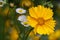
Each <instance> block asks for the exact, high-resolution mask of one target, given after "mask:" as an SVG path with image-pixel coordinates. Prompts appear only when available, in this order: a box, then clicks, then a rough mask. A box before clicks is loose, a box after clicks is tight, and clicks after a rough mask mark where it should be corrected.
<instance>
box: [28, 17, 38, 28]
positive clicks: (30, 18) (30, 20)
mask: <svg viewBox="0 0 60 40" xmlns="http://www.w3.org/2000/svg"><path fill="white" fill-rule="evenodd" d="M27 20H28V24H29V25H31V26H32V27H35V26H36V24H37V21H36V20H35V19H33V18H32V17H30V16H28V17H27Z"/></svg>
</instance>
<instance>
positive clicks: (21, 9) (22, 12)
mask: <svg viewBox="0 0 60 40" xmlns="http://www.w3.org/2000/svg"><path fill="white" fill-rule="evenodd" d="M16 12H17V13H19V14H24V13H26V10H25V9H23V8H17V9H16Z"/></svg>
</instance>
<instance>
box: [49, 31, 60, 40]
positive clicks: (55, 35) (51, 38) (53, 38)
mask: <svg viewBox="0 0 60 40" xmlns="http://www.w3.org/2000/svg"><path fill="white" fill-rule="evenodd" d="M59 38H60V30H56V32H54V33H53V34H51V35H49V40H60V39H59Z"/></svg>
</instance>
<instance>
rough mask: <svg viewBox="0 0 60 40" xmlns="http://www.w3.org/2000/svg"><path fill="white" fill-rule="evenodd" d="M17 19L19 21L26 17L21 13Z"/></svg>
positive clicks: (24, 19)
mask: <svg viewBox="0 0 60 40" xmlns="http://www.w3.org/2000/svg"><path fill="white" fill-rule="evenodd" d="M18 20H19V21H26V20H27V19H26V16H25V15H21V16H19V17H18Z"/></svg>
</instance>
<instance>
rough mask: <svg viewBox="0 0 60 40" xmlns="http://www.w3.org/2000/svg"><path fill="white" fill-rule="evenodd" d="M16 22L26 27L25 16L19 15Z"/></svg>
mask: <svg viewBox="0 0 60 40" xmlns="http://www.w3.org/2000/svg"><path fill="white" fill-rule="evenodd" d="M18 20H19V21H21V24H22V25H24V26H25V27H28V26H29V25H28V23H27V19H26V16H25V15H21V16H19V17H18Z"/></svg>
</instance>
